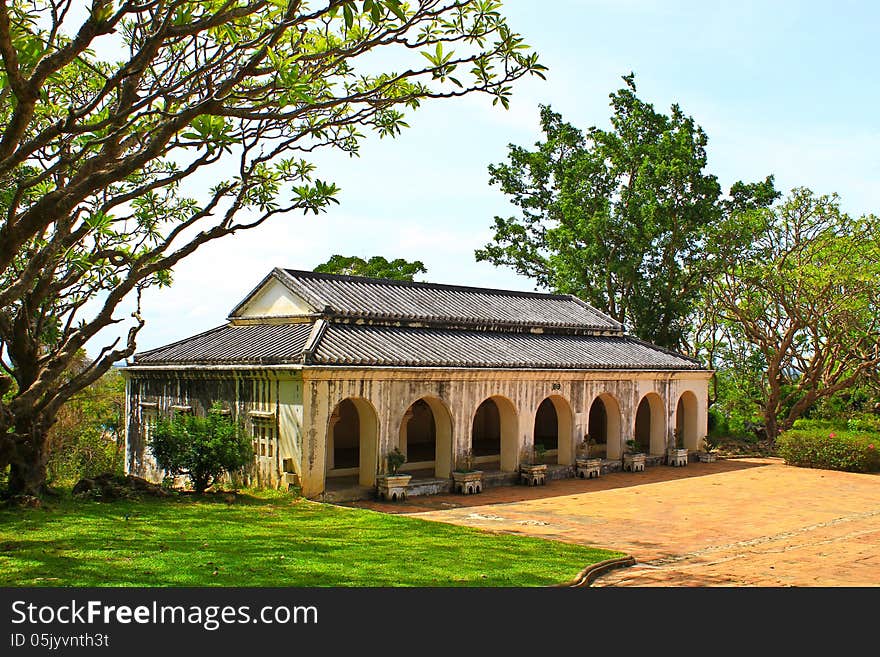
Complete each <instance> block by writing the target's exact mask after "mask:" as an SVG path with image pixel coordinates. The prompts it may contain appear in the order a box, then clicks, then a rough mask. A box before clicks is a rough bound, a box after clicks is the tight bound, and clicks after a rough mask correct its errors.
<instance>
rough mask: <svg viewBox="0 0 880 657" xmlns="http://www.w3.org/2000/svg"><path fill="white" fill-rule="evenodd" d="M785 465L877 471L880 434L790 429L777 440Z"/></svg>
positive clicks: (878, 466) (777, 446)
mask: <svg viewBox="0 0 880 657" xmlns="http://www.w3.org/2000/svg"><path fill="white" fill-rule="evenodd" d="M776 449H777V453H778V454H779V455H780V456H781V457H782V458H784V459H785V462H786V463H789V464H791V465H797V466H801V467H806V468H823V469H827V470H846V471H847V472H877V471H880V451H878V450H880V434H871V433H867V432H855V431H840V432H835V431H827V430H824V429H792V430H791V431H786V432H785V433H783V434H782V435H780V436H779V438H777V439H776Z"/></svg>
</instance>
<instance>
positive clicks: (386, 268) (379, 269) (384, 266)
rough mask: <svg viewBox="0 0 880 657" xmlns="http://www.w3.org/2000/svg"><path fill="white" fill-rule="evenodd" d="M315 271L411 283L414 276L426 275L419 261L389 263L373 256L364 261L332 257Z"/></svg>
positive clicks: (394, 261) (423, 265)
mask: <svg viewBox="0 0 880 657" xmlns="http://www.w3.org/2000/svg"><path fill="white" fill-rule="evenodd" d="M315 271H316V272H319V273H323V274H347V275H349V276H368V277H370V278H390V279H392V280H395V281H411V280H413V277H414V276H415V275H416V274H426V273H428V270H427V269H425V263H423V262H422V261H421V260H414V261H413V262H409V261H408V260H404V259H403V258H397V259H395V260H391V261H390V262H389V261H388V260H386V259H385V258H383V257H382V256H373V257H372V258H370V259H369V260H364V259H363V258H359V257H357V256H342V255H334V256H331V258H330V259H329V260H328V261H327V262H325V263H323V264H320V265H318V266H317V267H315Z"/></svg>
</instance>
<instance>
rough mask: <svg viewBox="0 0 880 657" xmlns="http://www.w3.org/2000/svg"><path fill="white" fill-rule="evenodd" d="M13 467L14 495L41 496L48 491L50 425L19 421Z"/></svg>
mask: <svg viewBox="0 0 880 657" xmlns="http://www.w3.org/2000/svg"><path fill="white" fill-rule="evenodd" d="M15 429H16V431H15V438H14V439H13V440H14V447H13V449H12V456H11V459H10V464H9V486H8V492H9V494H10V495H12V496H14V495H33V496H34V497H39V496H40V495H42V494H43V492H44V491H45V489H46V462H47V461H48V459H49V451H48V449H47V445H48V441H49V436H48V434H49V426H48V425H46V423H44V422H40V421H38V420H33V419H28V420H18V421H17V422H16V427H15Z"/></svg>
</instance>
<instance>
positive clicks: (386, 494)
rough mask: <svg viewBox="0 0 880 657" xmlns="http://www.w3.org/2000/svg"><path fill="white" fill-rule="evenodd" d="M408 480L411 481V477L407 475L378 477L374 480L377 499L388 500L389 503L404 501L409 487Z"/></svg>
mask: <svg viewBox="0 0 880 657" xmlns="http://www.w3.org/2000/svg"><path fill="white" fill-rule="evenodd" d="M410 479H412V475H408V474H387V475H379V476H378V477H377V478H376V488H377V489H378V492H379V499H383V500H389V501H391V502H398V501H403V500H405V499H406V489H407V487H408V486H409V480H410Z"/></svg>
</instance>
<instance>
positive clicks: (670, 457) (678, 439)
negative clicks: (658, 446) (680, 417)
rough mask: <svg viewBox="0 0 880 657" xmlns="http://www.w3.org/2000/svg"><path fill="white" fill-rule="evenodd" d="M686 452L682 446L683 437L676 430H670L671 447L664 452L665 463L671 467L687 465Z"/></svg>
mask: <svg viewBox="0 0 880 657" xmlns="http://www.w3.org/2000/svg"><path fill="white" fill-rule="evenodd" d="M687 462H688V451H687V449H686V448H685V446H684V436H683V435H682V433H681V431H679V430H678V428H675V429H673V430H672V447H670V448H669V449H667V450H666V463H667V464H669V465H671V466H675V467H678V466H683V465H687Z"/></svg>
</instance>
